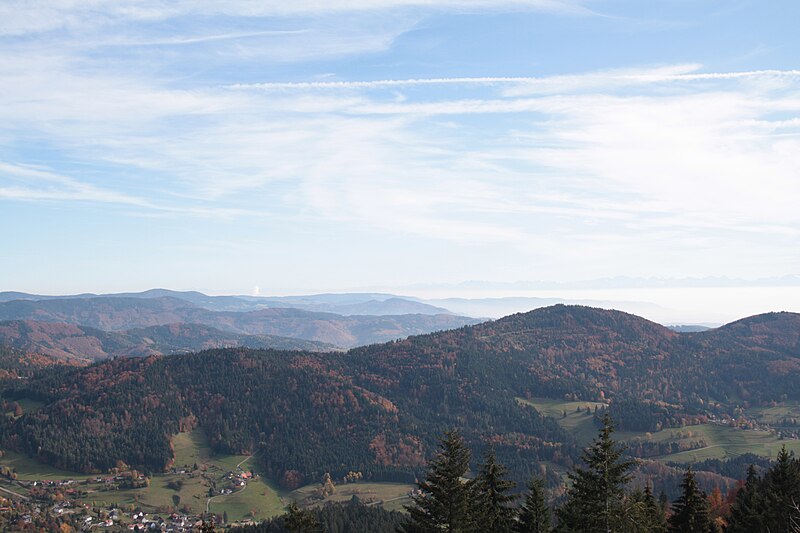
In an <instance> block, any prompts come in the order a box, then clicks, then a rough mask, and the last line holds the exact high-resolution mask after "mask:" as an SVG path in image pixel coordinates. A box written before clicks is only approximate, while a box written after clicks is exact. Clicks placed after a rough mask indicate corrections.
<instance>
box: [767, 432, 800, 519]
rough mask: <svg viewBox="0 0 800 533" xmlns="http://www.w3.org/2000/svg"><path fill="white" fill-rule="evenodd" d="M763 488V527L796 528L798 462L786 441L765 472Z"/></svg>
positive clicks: (799, 514)
mask: <svg viewBox="0 0 800 533" xmlns="http://www.w3.org/2000/svg"><path fill="white" fill-rule="evenodd" d="M764 489H766V490H765V491H764V493H765V494H764V495H765V499H766V502H765V503H766V505H765V507H766V509H765V511H766V513H765V514H766V520H765V526H766V529H767V530H769V531H770V532H775V533H783V532H791V533H793V532H794V531H797V530H796V529H795V526H798V525H800V512H798V504H800V466H799V465H798V462H797V460H796V459H794V458H793V457H792V456H791V455H790V454H789V452H788V451H787V450H786V446H785V445H784V446H783V447H782V448H781V451H780V453H778V459H777V461H775V464H774V465H772V467H771V468H770V469H769V471H768V472H767V473H766V475H765V476H764ZM798 529H800V528H798Z"/></svg>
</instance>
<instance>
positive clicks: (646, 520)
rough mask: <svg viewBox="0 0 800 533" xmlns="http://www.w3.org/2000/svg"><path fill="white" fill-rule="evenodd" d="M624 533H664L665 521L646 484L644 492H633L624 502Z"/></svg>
mask: <svg viewBox="0 0 800 533" xmlns="http://www.w3.org/2000/svg"><path fill="white" fill-rule="evenodd" d="M624 517H625V526H624V528H623V530H624V531H625V532H626V533H666V531H667V519H666V517H665V515H664V511H663V509H662V507H661V506H660V505H659V503H658V502H657V501H656V498H655V496H653V491H652V489H651V488H650V485H649V484H648V485H647V486H646V487H645V489H644V490H635V491H633V492H632V493H631V494H630V495H629V496H628V498H627V500H626V501H625V513H624Z"/></svg>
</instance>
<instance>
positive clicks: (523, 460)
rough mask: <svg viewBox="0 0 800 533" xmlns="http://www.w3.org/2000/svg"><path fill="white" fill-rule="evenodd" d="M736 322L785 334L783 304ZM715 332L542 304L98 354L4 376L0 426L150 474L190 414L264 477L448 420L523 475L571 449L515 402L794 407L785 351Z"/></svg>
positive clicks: (413, 441)
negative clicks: (11, 413) (331, 335)
mask: <svg viewBox="0 0 800 533" xmlns="http://www.w3.org/2000/svg"><path fill="white" fill-rule="evenodd" d="M750 318H751V322H755V323H758V322H766V323H769V324H773V327H775V328H778V329H781V328H789V329H790V330H792V328H794V323H795V320H798V319H800V315H796V314H789V315H767V316H764V317H761V318H758V317H750ZM789 334H791V332H790V333H789ZM726 335H727V332H726V330H723V331H722V333H720V332H719V331H714V332H705V333H677V332H674V331H671V330H669V329H668V328H665V327H663V326H661V325H659V324H656V323H654V322H650V321H647V320H645V319H642V318H640V317H636V316H635V315H630V314H628V313H622V312H617V311H608V310H603V309H593V308H585V307H580V306H555V307H551V308H545V309H539V310H534V311H531V312H528V313H524V314H518V315H512V316H510V317H506V318H504V319H501V320H497V321H494V322H487V323H482V324H478V325H472V326H463V327H461V328H458V329H452V330H447V331H441V332H436V333H428V334H425V335H418V336H411V337H408V338H405V339H402V340H398V341H392V342H388V343H384V344H375V345H369V346H363V347H359V348H354V349H352V350H350V351H348V352H344V353H326V354H315V353H309V352H282V351H274V350H248V349H242V348H235V349H218V350H211V351H205V352H200V353H192V354H185V355H174V356H170V357H162V356H151V357H145V358H139V359H113V360H108V361H104V362H100V363H97V364H94V365H92V366H90V367H87V368H84V369H76V370H69V371H67V372H63V371H62V372H57V373H52V372H50V373H48V372H44V373H42V375H41V376H40V377H38V378H35V379H31V380H25V381H24V382H20V383H16V382H15V383H13V387H12V388H10V389H9V390H8V391H7V394H9V395H10V396H12V397H29V398H36V399H38V400H40V401H41V402H43V403H44V404H45V405H44V407H42V409H40V410H39V411H37V412H35V413H28V414H26V415H25V416H23V417H21V418H19V419H18V420H13V421H12V420H7V421H4V423H5V424H8V425H7V426H6V427H4V428H2V429H3V431H2V434H3V435H6V437H5V439H6V444H7V445H9V446H11V447H13V448H14V449H18V450H19V451H23V452H26V453H32V454H35V455H37V456H38V457H40V458H41V459H43V460H45V461H46V462H50V463H52V464H54V465H56V466H61V467H68V468H72V469H76V468H77V469H81V470H86V471H94V470H104V469H106V468H109V467H110V466H109V465H111V466H113V464H115V462H116V461H117V460H122V461H124V462H126V463H127V464H132V465H136V466H139V467H142V468H147V469H154V470H158V469H162V468H164V467H165V465H166V464H168V462H169V460H170V457H171V455H170V454H171V451H170V447H169V441H170V438H171V436H172V435H174V434H175V433H177V432H178V431H180V430H182V429H184V430H185V429H186V428H191V427H196V426H197V425H200V426H202V427H203V428H204V429H205V431H206V432H207V434H208V437H209V441H210V442H211V445H212V448H213V449H214V450H215V451H217V452H220V453H242V452H246V453H255V454H257V455H258V457H259V459H258V460H259V461H260V464H261V466H262V468H263V470H264V471H265V472H266V473H268V474H269V475H270V476H271V477H272V478H273V479H276V480H280V479H283V478H284V477H286V476H288V478H291V479H298V476H299V478H305V479H318V478H319V477H321V476H322V474H323V473H325V472H331V474H332V475H340V474H341V475H344V474H346V473H347V471H349V470H353V471H355V470H359V471H363V472H364V473H365V476H367V477H368V478H371V479H384V480H391V479H409V476H411V477H413V475H415V472H416V469H417V468H418V465H420V464H422V462H423V461H424V459H425V457H429V456H430V454H431V453H432V450H434V449H435V446H436V441H435V436H436V435H438V434H441V432H442V431H444V430H446V429H450V428H452V427H458V428H461V429H462V431H463V432H464V434H465V437H466V438H467V440H468V441H469V442H470V443H472V445H475V446H485V445H487V444H489V443H492V444H493V445H494V446H495V447H496V449H497V453H498V457H500V458H501V459H502V460H503V461H504V462H506V463H507V464H509V465H511V466H512V468H513V469H514V471H515V472H517V473H519V474H520V476H522V477H523V478H524V477H525V476H528V475H529V474H530V473H532V472H531V470H530V469H531V468H533V466H532V465H533V464H534V463H535V461H551V462H555V463H558V464H562V465H564V464H569V461H574V460H577V454H578V448H577V446H576V443H575V441H574V439H573V438H572V437H571V436H570V435H568V434H566V433H565V432H564V431H563V430H562V429H561V428H560V427H559V426H558V425H557V424H556V422H555V420H554V419H551V418H546V417H543V416H542V415H541V414H540V413H539V412H538V411H536V410H535V409H534V408H533V407H530V406H528V405H526V404H524V403H523V402H521V401H520V399H523V400H524V399H525V398H536V397H540V398H541V397H544V398H554V399H565V398H566V399H573V400H580V401H587V402H588V401H595V402H602V403H605V404H606V405H607V406H608V408H609V409H610V410H611V411H612V414H613V416H614V417H615V420H616V421H617V422H618V424H619V426H620V427H621V428H623V429H624V428H626V427H629V428H640V427H644V426H646V427H647V428H649V427H650V425H658V426H659V427H682V426H683V424H685V423H696V422H692V421H696V420H703V419H705V418H707V417H716V418H718V419H722V418H725V417H731V416H733V413H734V412H735V411H736V410H737V409H739V408H740V407H741V406H742V405H743V402H746V404H747V405H758V406H762V405H764V406H766V405H770V404H771V403H772V402H775V401H777V400H782V399H789V400H791V401H800V372H796V371H794V370H792V369H794V368H796V365H797V363H798V361H800V350H797V351H793V349H784V348H780V349H777V348H775V347H773V346H771V345H770V344H769V343H766V342H764V340H763V339H762V338H761V337H758V336H750V337H742V338H741V339H739V338H738V337H737V338H735V337H731V336H726ZM742 339H744V340H742ZM101 393H102V394H101ZM141 398H147V401H145V402H142V401H140V400H139V399H141ZM609 402H610V403H609ZM123 415H124V416H123ZM67 425H68V426H69V430H67V429H66V426H67ZM131 427H136V428H137V438H131V437H130V435H129V433H130V428H131ZM97 428H101V429H102V431H100V430H98V429H97ZM90 429H91V431H90ZM637 430H638V429H637ZM642 430H648V431H649V430H651V429H642ZM52 435H61V436H62V438H59V439H58V440H56V439H54V438H51V436H52ZM301 443H302V444H301ZM143 458H144V459H143ZM145 459H146V461H145ZM143 461H145V462H144V463H143ZM295 473H296V474H297V475H295ZM404 476H405V477H404Z"/></svg>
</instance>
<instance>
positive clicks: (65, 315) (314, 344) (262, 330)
mask: <svg viewBox="0 0 800 533" xmlns="http://www.w3.org/2000/svg"><path fill="white" fill-rule="evenodd" d="M367 296H368V295H364V296H362V297H360V299H354V298H352V297H347V296H346V295H321V296H319V297H303V298H299V297H298V298H295V299H291V298H290V299H287V300H285V301H284V300H281V303H285V304H286V305H290V304H291V305H295V307H269V306H265V305H263V302H261V299H253V301H251V300H250V299H248V297H235V296H206V295H203V294H201V293H196V292H190V293H183V292H173V291H165V290H153V291H147V292H145V293H139V294H136V295H130V294H129V295H102V296H92V295H79V296H76V297H47V296H37V295H26V294H23V293H0V302H2V303H0V321H23V322H24V323H22V324H17V325H16V326H15V327H7V328H6V331H7V334H6V338H8V339H14V340H13V341H11V340H10V341H9V343H10V344H12V345H14V346H24V347H25V348H26V349H31V350H36V346H37V343H38V340H41V341H42V346H43V349H42V350H40V351H43V352H44V353H53V354H59V356H62V357H65V356H67V355H68V354H73V355H76V354H80V357H82V358H83V359H88V360H95V359H97V358H102V357H104V356H113V355H134V354H135V355H145V354H147V353H174V352H176V351H191V350H197V349H202V348H210V347H222V346H249V347H253V348H256V347H272V348H281V349H305V350H316V351H319V350H329V349H335V348H350V347H353V346H360V345H365V344H372V343H377V342H385V341H388V340H394V339H399V338H404V337H407V336H409V335H418V334H421V333H428V332H431V331H438V330H443V329H451V328H456V327H460V326H464V325H468V324H475V323H477V322H479V321H478V320H476V319H473V318H468V317H463V316H457V315H454V314H451V313H447V312H442V313H435V314H432V313H430V311H431V310H437V311H438V309H436V308H434V307H432V306H425V304H420V303H417V302H412V301H408V300H402V299H397V298H386V299H385V300H382V301H379V300H376V299H374V298H368V297H367ZM273 304H274V305H278V304H275V303H274V302H273ZM299 306H305V307H312V306H317V307H323V306H328V307H332V308H340V309H347V310H350V311H355V310H356V309H362V310H373V311H374V312H376V313H381V314H374V315H362V314H347V315H345V314H335V313H330V312H317V311H309V310H306V309H301V308H300V307H299ZM421 308H425V309H426V310H427V311H429V312H427V313H410V312H408V313H402V314H384V312H388V311H389V310H393V311H396V312H398V313H399V312H400V311H402V310H404V311H419V310H420V309H421ZM42 322H47V323H57V324H61V325H62V326H61V327H60V329H59V328H56V327H54V326H50V327H48V328H45V327H44V326H41V325H36V324H34V323H42ZM63 325H73V326H80V327H82V328H91V330H87V329H84V330H81V331H80V332H78V331H74V330H70V329H69V328H65V327H64V326H63ZM167 325H169V326H170V327H171V328H172V330H170V332H166V331H165V330H161V331H155V330H152V329H147V330H145V331H139V330H141V329H142V328H153V327H154V326H167ZM201 326H204V327H205V329H202V330H201V329H200V327H201ZM131 330H137V331H131ZM186 331H189V332H191V333H190V334H187V333H186ZM167 333H169V334H167ZM254 336H256V337H257V338H256V337H254ZM37 339H38V340H37ZM289 339H294V340H293V341H289ZM297 340H302V341H308V342H305V343H299V342H297ZM103 354H105V355H103Z"/></svg>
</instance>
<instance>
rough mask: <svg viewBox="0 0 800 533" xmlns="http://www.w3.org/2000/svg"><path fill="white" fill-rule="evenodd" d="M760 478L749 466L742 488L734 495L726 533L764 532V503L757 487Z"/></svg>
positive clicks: (752, 467)
mask: <svg viewBox="0 0 800 533" xmlns="http://www.w3.org/2000/svg"><path fill="white" fill-rule="evenodd" d="M760 485H761V478H759V476H758V474H757V473H756V468H755V466H753V465H750V468H748V469H747V479H746V480H745V483H744V487H742V488H741V489H739V492H737V493H736V500H735V501H734V502H733V506H732V507H731V519H730V523H729V524H728V527H727V528H726V530H725V531H726V533H752V532H754V531H764V512H765V505H766V502H765V501H764V498H763V496H762V494H761V491H760V489H759V486H760Z"/></svg>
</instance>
